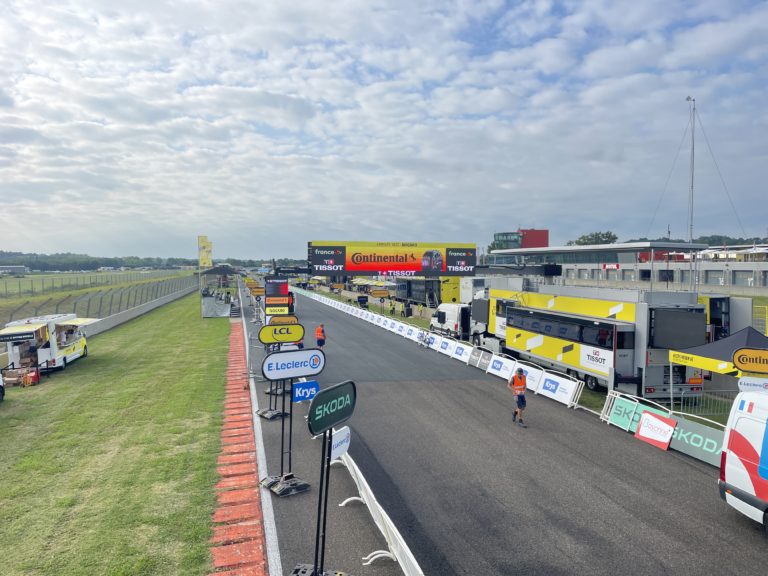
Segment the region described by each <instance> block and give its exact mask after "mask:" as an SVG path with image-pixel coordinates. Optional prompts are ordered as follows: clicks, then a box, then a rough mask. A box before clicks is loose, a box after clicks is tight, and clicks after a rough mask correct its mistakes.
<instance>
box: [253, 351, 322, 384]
mask: <svg viewBox="0 0 768 576" xmlns="http://www.w3.org/2000/svg"><path fill="white" fill-rule="evenodd" d="M323 368H325V354H323V351H322V350H318V349H317V348H308V349H306V350H289V351H287V352H274V353H272V354H269V355H268V356H267V357H266V358H264V361H263V362H262V363H261V373H262V374H263V375H264V378H266V379H267V380H287V379H288V378H301V377H302V376H315V375H316V374H320V372H322V371H323Z"/></svg>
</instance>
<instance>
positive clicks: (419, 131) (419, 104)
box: [0, 0, 768, 258]
mask: <svg viewBox="0 0 768 576" xmlns="http://www.w3.org/2000/svg"><path fill="white" fill-rule="evenodd" d="M0 5H1V6H2V10H1V11H0V200H2V205H1V206H2V208H0V249H3V250H19V251H24V252H45V253H51V252H67V251H69V252H80V253H87V254H92V255H100V256H127V255H138V256H183V257H194V256H195V255H196V244H197V240H196V237H197V235H198V234H205V235H207V236H208V237H209V239H210V240H211V241H212V242H213V255H214V258H223V257H241V258H262V257H273V256H274V257H281V256H285V257H304V256H306V243H307V241H309V240H313V239H314V240H374V241H378V240H385V241H418V242H429V241H435V242H451V241H456V242H476V243H477V244H478V247H480V248H484V247H485V246H487V245H488V244H489V243H490V241H491V239H492V236H493V233H494V232H502V231H513V230H517V229H518V228H548V229H549V230H550V235H551V243H552V244H553V245H559V244H564V243H565V242H566V241H568V240H570V239H574V238H576V237H578V236H580V235H582V234H585V233H589V232H593V231H598V230H601V231H602V230H612V231H614V232H615V233H616V234H618V236H619V238H620V240H626V239H629V238H636V237H641V236H651V237H658V236H662V235H666V232H667V226H670V228H671V233H672V236H673V237H686V234H687V230H686V220H687V211H688V186H689V185H688V178H689V176H688V172H689V156H690V142H689V136H685V132H686V126H687V125H688V122H689V104H688V102H686V97H687V96H689V95H690V96H693V97H695V98H696V101H697V107H698V109H699V112H700V115H701V121H702V123H703V126H704V130H705V131H706V135H707V137H708V140H709V144H710V145H711V147H712V151H713V152H714V160H715V161H716V164H715V161H713V157H712V156H711V155H710V152H709V149H708V147H707V142H706V140H705V139H704V138H703V135H702V131H701V129H700V126H697V127H696V135H697V138H696V171H695V174H696V186H695V216H694V235H695V236H698V235H700V234H714V233H723V234H728V235H732V236H743V235H747V236H766V235H768V228H767V227H768V218H766V214H767V212H768V211H767V210H766V197H767V196H766V184H765V183H766V181H768V136H767V134H768V112H766V94H768V92H767V90H766V88H767V87H766V84H767V82H768V65H767V64H768V4H766V2H746V1H744V2H742V1H739V0H700V1H677V0H640V1H638V0H629V1H617V0H595V1H592V0H589V1H585V2H576V1H565V2H555V1H532V2H527V1H523V2H502V1H497V0H487V1H486V0H465V1H451V0H434V1H432V0H422V1H419V2H414V1H413V0H402V1H401V0H392V1H385V0H333V1H320V0H290V1H287V0H286V1H282V0H281V1H278V0H271V1H270V0H259V1H253V2H246V1H240V2H230V1H226V0H216V1H210V2H207V1H203V0H185V1H183V2H174V1H163V0H151V1H148V0H132V1H131V2H116V1H114V0H105V1H85V0H83V1H72V2H68V1H66V0H61V1H56V2H41V1H36V0H30V1H16V0H6V1H3V2H2V3H0ZM716 166H719V169H720V173H721V174H722V178H723V181H724V183H725V186H724V185H723V181H721V179H720V176H719V175H718V171H717V168H716ZM668 178H669V180H668ZM667 180H668V183H667ZM726 190H727V191H728V192H726ZM728 193H729V194H730V199H732V202H733V206H732V205H731V200H729V195H728Z"/></svg>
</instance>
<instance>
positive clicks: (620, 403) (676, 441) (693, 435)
mask: <svg viewBox="0 0 768 576" xmlns="http://www.w3.org/2000/svg"><path fill="white" fill-rule="evenodd" d="M643 412H652V413H653V414H658V415H660V416H670V414H669V412H667V411H666V410H660V409H658V408H654V407H652V406H646V405H644V404H640V403H638V402H635V401H633V400H629V399H626V398H620V397H619V398H616V399H615V400H614V402H613V407H612V408H611V414H610V416H609V418H608V422H610V423H611V424H613V425H614V426H618V427H619V428H621V429H623V430H626V431H627V432H632V433H633V434H634V432H635V431H636V430H637V426H638V424H639V423H640V417H641V416H642V414H643ZM671 418H673V419H674V420H676V421H677V426H676V427H675V431H674V432H673V434H672V442H671V443H670V444H669V447H670V448H671V449H672V450H677V451H678V452H682V453H683V454H688V455H689V456H691V457H693V458H696V459H697V460H701V461H702V462H706V463H707V464H711V465H712V466H717V467H719V466H720V452H721V451H722V448H723V436H724V432H723V431H722V430H718V429H716V428H710V427H709V426H704V425H703V424H699V423H698V422H692V421H690V420H686V419H685V418H682V417H681V416H678V415H672V416H671Z"/></svg>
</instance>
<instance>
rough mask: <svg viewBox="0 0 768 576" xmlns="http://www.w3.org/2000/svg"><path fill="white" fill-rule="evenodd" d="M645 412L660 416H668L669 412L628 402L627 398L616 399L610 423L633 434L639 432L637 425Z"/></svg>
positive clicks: (609, 419) (631, 401)
mask: <svg viewBox="0 0 768 576" xmlns="http://www.w3.org/2000/svg"><path fill="white" fill-rule="evenodd" d="M644 411H647V412H652V413H654V414H658V415H659V416H665V417H666V416H667V415H668V412H665V411H663V410H659V409H658V408H653V407H651V406H645V405H644V404H640V403H639V402H636V401H634V400H628V399H626V398H616V399H615V400H614V401H613V407H612V408H611V414H610V416H609V417H608V422H610V423H611V424H613V425H614V426H618V427H619V428H621V429H622V430H626V431H627V432H632V433H633V434H634V433H635V432H636V431H637V425H638V424H639V423H640V416H641V415H642V413H643V412H644Z"/></svg>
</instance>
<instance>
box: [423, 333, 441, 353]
mask: <svg viewBox="0 0 768 576" xmlns="http://www.w3.org/2000/svg"><path fill="white" fill-rule="evenodd" d="M442 343H443V337H442V336H440V335H438V334H434V333H433V332H430V333H429V335H428V336H427V346H429V347H430V348H431V349H432V350H440V344H442Z"/></svg>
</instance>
